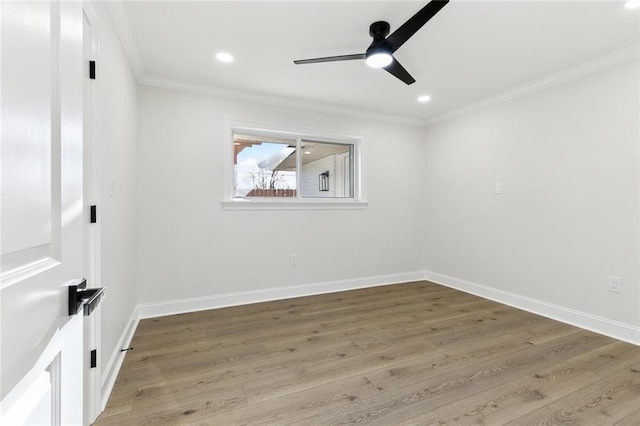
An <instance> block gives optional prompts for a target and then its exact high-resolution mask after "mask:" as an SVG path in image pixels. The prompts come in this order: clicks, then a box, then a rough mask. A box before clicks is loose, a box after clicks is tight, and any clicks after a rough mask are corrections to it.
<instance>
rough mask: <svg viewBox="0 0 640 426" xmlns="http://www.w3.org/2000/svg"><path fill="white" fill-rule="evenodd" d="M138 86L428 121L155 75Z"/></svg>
mask: <svg viewBox="0 0 640 426" xmlns="http://www.w3.org/2000/svg"><path fill="white" fill-rule="evenodd" d="M137 80H138V84H141V85H144V86H152V87H160V88H163V89H172V90H179V91H183V92H191V93H198V94H202V95H208V96H213V97H216V98H222V99H229V100H235V101H245V102H254V103H260V104H266V105H271V106H277V107H285V108H293V109H298V110H303V111H311V112H317V113H323V114H331V115H338V116H344V117H351V118H360V119H365V120H373V121H383V122H387V123H393V124H402V125H409V126H419V127H423V126H424V125H425V121H424V120H420V119H416V118H410V117H403V116H394V115H387V114H380V113H376V112H371V111H366V110H359V109H356V108H345V107H341V106H337V105H331V104H322V103H318V102H309V101H304V100H300V99H294V98H287V97H282V96H276V95H267V94H262V93H256V92H248V91H242V90H234V89H225V88H221V87H214V86H208V85H200V84H190V83H185V82H182V81H179V80H172V79H168V78H164V77H160V76H155V75H143V76H140V77H139V78H138V79H137Z"/></svg>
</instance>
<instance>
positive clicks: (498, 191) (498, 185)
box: [496, 182, 502, 194]
mask: <svg viewBox="0 0 640 426" xmlns="http://www.w3.org/2000/svg"><path fill="white" fill-rule="evenodd" d="M496 194H502V182H496Z"/></svg>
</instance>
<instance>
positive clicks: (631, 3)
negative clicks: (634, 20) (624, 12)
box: [624, 0, 640, 9]
mask: <svg viewBox="0 0 640 426" xmlns="http://www.w3.org/2000/svg"><path fill="white" fill-rule="evenodd" d="M624 7H626V8H627V9H637V8H639V7H640V0H628V1H627V2H626V3H625V4H624Z"/></svg>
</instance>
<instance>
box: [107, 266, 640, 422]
mask: <svg viewBox="0 0 640 426" xmlns="http://www.w3.org/2000/svg"><path fill="white" fill-rule="evenodd" d="M422 280H427V281H431V282H434V283H437V284H441V285H444V286H447V287H451V288H454V289H457V290H460V291H464V292H466V293H471V294H475V295H476V296H480V297H483V298H485V299H490V300H493V301H496V302H498V303H502V304H505V305H509V306H513V307H515V308H518V309H523V310H525V311H529V312H532V313H535V314H538V315H542V316H545V317H548V318H551V319H554V320H556V321H561V322H564V323H567V324H571V325H574V326H576V327H580V328H584V329H587V330H590V331H593V332H596V333H599V334H604V335H606V336H610V337H613V338H615V339H618V340H622V341H625V342H629V343H632V344H635V345H640V327H636V326H633V325H630V324H624V323H621V322H617V321H613V320H610V319H607V318H602V317H598V316H595V315H591V314H588V313H585V312H580V311H576V310H574V309H569V308H565V307H563V306H558V305H554V304H551V303H547V302H543V301H540V300H536V299H532V298H529V297H526V296H521V295H518V294H515V293H510V292H507V291H503V290H499V289H495V288H492V287H488V286H484V285H481V284H477V283H473V282H470V281H465V280H462V279H458V278H454V277H449V276H447V275H443V274H438V273H435V272H430V271H418V272H408V273H403V274H392V275H381V276H376V277H368V278H356V279H349V280H340V281H328V282H322V283H315V284H304V285H299V286H288V287H275V288H269V289H264V290H254V291H243V292H237V293H227V294H220V295H215V296H205V297H196V298H190V299H180V300H170V301H166V302H157V303H143V304H139V305H138V306H137V307H136V309H135V310H134V312H133V313H132V315H131V318H130V319H129V322H128V323H127V326H126V327H125V329H124V330H123V333H122V336H121V337H120V340H119V341H118V344H117V345H116V348H115V350H114V352H113V354H112V355H111V358H110V359H109V363H108V364H107V368H106V370H105V374H104V375H103V380H102V407H103V409H104V407H105V406H106V404H107V401H108V399H109V395H110V394H111V390H112V389H113V385H114V384H115V381H116V377H117V375H118V372H119V371H120V367H121V366H122V361H123V360H124V353H122V352H120V348H124V347H128V346H129V344H130V343H131V339H132V338H133V333H134V332H135V330H136V327H137V325H138V322H139V320H140V319H145V318H155V317H162V316H167V315H175V314H182V313H187V312H196V311H203V310H207V309H217V308H224V307H229V306H239V305H247V304H250V303H260V302H269V301H272V300H283V299H291V298H294V297H303V296H312V295H316V294H326V293H335V292H339V291H347V290H356V289H360V288H368V287H378V286H382V285H389V284H398V283H404V282H413V281H422Z"/></svg>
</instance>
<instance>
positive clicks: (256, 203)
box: [222, 200, 369, 210]
mask: <svg viewBox="0 0 640 426" xmlns="http://www.w3.org/2000/svg"><path fill="white" fill-rule="evenodd" d="M368 204H369V203H368V202H366V201H354V200H349V201H342V200H304V201H301V200H277V201H274V200H268V201H263V200H237V201H223V202H222V208H223V209H224V210H364V209H366V208H367V206H368Z"/></svg>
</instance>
